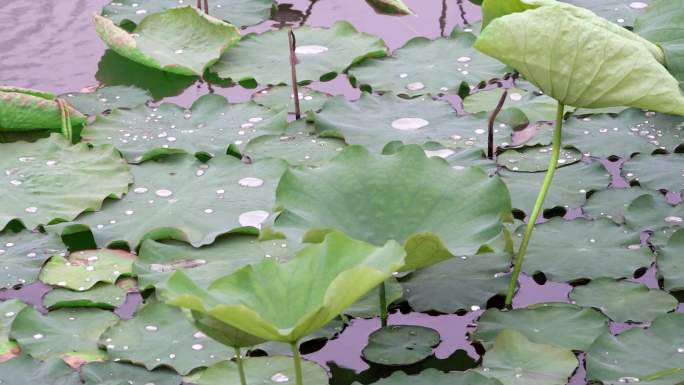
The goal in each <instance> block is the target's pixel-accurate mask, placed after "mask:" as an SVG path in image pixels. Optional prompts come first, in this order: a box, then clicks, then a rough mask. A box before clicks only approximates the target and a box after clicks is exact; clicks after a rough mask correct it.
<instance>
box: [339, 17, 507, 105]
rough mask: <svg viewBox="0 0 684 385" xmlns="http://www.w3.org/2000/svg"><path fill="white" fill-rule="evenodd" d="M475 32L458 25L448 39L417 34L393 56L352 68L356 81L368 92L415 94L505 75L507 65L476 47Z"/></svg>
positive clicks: (462, 90) (463, 90) (464, 88)
mask: <svg viewBox="0 0 684 385" xmlns="http://www.w3.org/2000/svg"><path fill="white" fill-rule="evenodd" d="M475 38H476V37H475V35H473V34H472V33H469V32H464V31H462V30H460V29H459V28H455V29H454V31H453V32H452V33H451V36H449V37H448V38H437V39H435V40H430V39H427V38H424V37H417V38H414V39H412V40H410V41H409V42H407V43H406V44H405V45H404V46H403V47H401V48H399V49H397V50H396V51H394V52H393V53H392V55H391V56H388V57H386V58H379V59H368V60H364V61H363V62H361V63H359V64H358V65H355V66H353V67H352V68H350V69H349V77H350V80H351V82H352V84H354V85H356V86H358V87H359V88H361V89H363V90H365V91H375V92H383V93H384V92H392V93H394V94H396V95H402V96H408V97H415V96H420V95H424V94H433V95H437V94H440V93H446V92H452V93H458V94H461V95H467V94H468V93H469V92H470V86H473V87H474V86H475V85H477V84H478V83H480V82H483V81H486V80H489V79H493V78H497V77H502V76H503V75H504V74H506V70H507V68H506V66H505V65H503V64H501V63H500V62H498V61H496V60H493V59H491V58H490V57H488V56H486V55H483V54H481V53H480V52H478V51H477V50H475V49H474V48H473V42H474V41H475Z"/></svg>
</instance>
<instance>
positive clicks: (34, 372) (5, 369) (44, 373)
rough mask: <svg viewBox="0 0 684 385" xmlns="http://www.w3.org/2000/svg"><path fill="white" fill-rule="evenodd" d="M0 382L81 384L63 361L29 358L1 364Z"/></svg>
mask: <svg viewBox="0 0 684 385" xmlns="http://www.w3.org/2000/svg"><path fill="white" fill-rule="evenodd" d="M0 381H2V384H4V385H34V384H55V385H79V384H81V381H80V379H79V376H78V372H75V371H74V370H73V369H71V368H70V367H69V366H68V365H67V364H66V363H65V362H64V361H62V360H61V359H59V358H51V359H48V360H46V361H45V362H42V361H38V360H34V359H31V358H30V357H28V356H21V357H18V358H15V359H13V360H9V361H7V362H2V363H0ZM89 385H90V384H89ZM136 385H137V384H136ZM159 385H170V384H159Z"/></svg>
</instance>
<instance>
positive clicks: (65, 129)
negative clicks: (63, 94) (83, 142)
mask: <svg viewBox="0 0 684 385" xmlns="http://www.w3.org/2000/svg"><path fill="white" fill-rule="evenodd" d="M57 106H59V112H60V115H61V118H62V135H64V137H65V138H66V139H67V140H68V141H69V143H73V136H74V135H73V131H72V127H71V117H70V115H69V106H68V105H67V104H66V102H65V101H64V100H63V99H57Z"/></svg>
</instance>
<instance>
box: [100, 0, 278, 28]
mask: <svg viewBox="0 0 684 385" xmlns="http://www.w3.org/2000/svg"><path fill="white" fill-rule="evenodd" d="M188 3H193V2H192V1H188ZM208 3H209V14H210V15H212V16H214V17H216V18H219V19H223V20H226V21H227V22H229V23H231V24H233V25H236V26H238V27H245V26H248V25H254V24H258V23H260V22H262V21H263V20H266V19H268V18H269V17H270V16H271V9H272V8H273V5H274V4H273V0H212V1H210V2H208ZM177 4H183V1H179V2H178V3H177ZM177 4H176V3H175V2H169V1H164V0H117V1H113V2H111V3H109V4H107V5H105V6H104V8H102V16H104V17H106V18H108V19H110V20H112V21H114V22H115V23H117V24H119V25H121V26H124V27H128V26H130V24H139V23H140V22H141V21H142V20H143V19H144V18H145V16H146V15H149V14H152V13H157V12H162V11H165V10H167V9H169V8H171V7H173V6H176V5H177Z"/></svg>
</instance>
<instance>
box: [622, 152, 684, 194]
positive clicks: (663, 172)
mask: <svg viewBox="0 0 684 385" xmlns="http://www.w3.org/2000/svg"><path fill="white" fill-rule="evenodd" d="M682 165H684V154H667V155H652V156H650V155H646V154H639V155H637V156H635V157H633V158H632V159H630V160H628V161H627V162H625V164H624V166H623V167H622V170H623V172H624V173H625V175H626V176H627V178H629V179H630V180H633V181H637V182H639V185H640V186H641V187H645V188H649V189H651V190H667V191H670V192H673V193H677V194H680V193H681V192H682V191H684V175H683V174H684V166H682Z"/></svg>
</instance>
